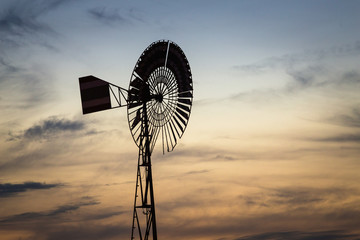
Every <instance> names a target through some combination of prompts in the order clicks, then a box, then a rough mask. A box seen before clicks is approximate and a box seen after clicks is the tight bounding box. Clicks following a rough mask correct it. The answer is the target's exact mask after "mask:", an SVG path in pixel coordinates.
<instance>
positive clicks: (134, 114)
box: [79, 40, 193, 240]
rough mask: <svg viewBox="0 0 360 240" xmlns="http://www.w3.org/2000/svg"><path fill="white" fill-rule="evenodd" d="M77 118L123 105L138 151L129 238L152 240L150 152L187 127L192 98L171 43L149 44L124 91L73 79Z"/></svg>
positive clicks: (186, 70)
mask: <svg viewBox="0 0 360 240" xmlns="http://www.w3.org/2000/svg"><path fill="white" fill-rule="evenodd" d="M79 85H80V95H81V103H82V111H83V114H89V113H93V112H98V111H103V110H108V109H113V108H119V107H127V117H128V124H129V128H130V133H131V135H132V138H133V140H134V142H135V144H136V145H137V146H138V148H139V153H138V165H137V177H136V188H135V198H134V208H133V220H132V230H131V239H137V238H138V239H140V240H143V239H144V240H147V239H149V238H151V237H152V239H153V240H157V227H156V217H155V200H154V187H153V181H152V169H151V167H152V166H151V153H152V151H153V149H154V147H155V144H156V142H157V139H158V138H160V139H161V143H162V144H161V145H162V150H163V153H165V151H167V152H170V151H172V150H173V149H174V147H175V146H176V144H177V141H178V139H180V138H181V137H182V135H183V133H184V131H185V129H186V127H187V124H188V121H189V117H190V113H191V107H192V100H193V82H192V75H191V70H190V65H189V62H188V60H187V58H186V56H185V54H184V52H183V51H182V50H181V48H180V47H179V46H178V45H177V44H175V43H174V42H171V41H168V40H160V41H156V42H153V43H152V44H150V46H149V47H147V48H146V49H145V50H144V52H143V53H142V54H141V56H140V57H139V59H138V61H137V62H136V64H135V68H134V70H133V72H132V75H131V78H130V83H129V88H128V89H125V88H122V87H119V86H117V85H115V84H112V83H109V82H107V81H104V80H102V79H100V78H97V77H94V76H91V75H89V76H85V77H80V78H79Z"/></svg>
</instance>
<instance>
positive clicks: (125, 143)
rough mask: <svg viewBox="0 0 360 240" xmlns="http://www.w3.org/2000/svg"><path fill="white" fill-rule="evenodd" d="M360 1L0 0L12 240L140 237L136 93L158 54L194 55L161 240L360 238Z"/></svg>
mask: <svg viewBox="0 0 360 240" xmlns="http://www.w3.org/2000/svg"><path fill="white" fill-rule="evenodd" d="M359 10H360V2H359V1H352V0H348V1H340V0H338V1H333V0H328V1H325V0H303V1H288V0H274V1H265V0H251V1H250V0H241V1H231V0H228V1H201V0H196V1H154V0H149V1H144V0H142V1H130V0H129V1H115V0H113V1H111V0H104V1H95V0H89V1H85V0H78V1H70V0H46V1H45V0H43V1H41V0H33V1H26V0H23V1H19V0H2V1H1V2H0V112H1V117H0V156H1V157H0V206H1V207H0V236H1V239H4V240H19V239H22V240H34V239H36V240H57V239H77V240H81V239H87V240H93V239H94V240H95V239H104V240H112V239H129V238H130V235H131V224H132V210H133V203H134V192H135V181H136V168H137V154H138V149H137V147H136V145H135V143H134V142H133V140H132V137H131V134H130V131H129V127H128V123H127V116H126V108H118V109H112V110H107V111H102V112H98V113H92V114H87V115H82V110H81V101H80V91H79V83H78V78H79V77H82V76H87V75H94V76H96V77H99V78H101V79H104V80H106V81H108V82H111V83H113V84H116V85H118V86H122V87H124V88H127V87H128V85H129V80H130V77H131V73H132V70H133V68H134V66H135V63H136V61H137V59H138V58H139V56H140V55H141V53H142V52H143V50H144V49H146V48H147V47H148V46H149V45H150V44H151V43H152V42H154V41H157V40H160V39H169V40H171V41H173V42H175V43H176V44H178V45H179V46H180V47H181V48H182V50H183V51H184V53H185V54H186V56H187V58H188V61H189V63H190V66H191V71H192V75H193V82H194V102H193V107H192V112H191V116H190V120H189V124H188V126H187V129H186V131H185V133H184V135H183V137H182V138H181V139H180V140H179V143H178V145H177V146H176V148H175V149H174V151H173V152H171V153H166V154H164V155H163V154H162V151H161V147H158V148H156V149H155V150H154V152H153V155H152V169H153V181H154V191H155V203H156V214H157V215H156V218H157V227H158V237H159V239H174V240H177V239H196V240H197V239H199V240H253V239H259V240H267V239H276V240H283V239H296V240H304V239H319V240H320V239H327V240H338V239H342V240H344V239H345V240H354V239H360V231H359V229H358V228H359V226H360V185H359V181H360V174H359V171H360V145H359V144H360V95H359V90H360V70H359V62H360V31H359V23H360V15H359V14H358V13H359Z"/></svg>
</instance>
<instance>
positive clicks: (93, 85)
mask: <svg viewBox="0 0 360 240" xmlns="http://www.w3.org/2000/svg"><path fill="white" fill-rule="evenodd" d="M79 85H80V95H81V104H82V110H83V114H88V113H93V112H98V111H103V110H107V109H112V108H118V107H124V106H127V105H128V103H127V98H128V90H126V89H125V88H122V87H119V86H117V85H115V84H112V83H109V82H107V81H104V80H102V79H100V78H97V77H94V76H91V75H90V76H85V77H81V78H79Z"/></svg>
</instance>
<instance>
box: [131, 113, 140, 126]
mask: <svg viewBox="0 0 360 240" xmlns="http://www.w3.org/2000/svg"><path fill="white" fill-rule="evenodd" d="M140 111H141V108H139V109H138V110H137V111H136V116H135V118H134V121H133V122H132V124H131V129H134V128H135V127H136V125H138V124H139V122H140V120H141V113H140Z"/></svg>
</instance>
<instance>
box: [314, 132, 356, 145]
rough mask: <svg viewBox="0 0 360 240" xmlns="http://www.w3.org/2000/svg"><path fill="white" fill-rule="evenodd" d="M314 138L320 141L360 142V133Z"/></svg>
mask: <svg viewBox="0 0 360 240" xmlns="http://www.w3.org/2000/svg"><path fill="white" fill-rule="evenodd" d="M312 140H314V141H319V142H338V143H346V142H356V143H360V133H357V134H341V135H336V136H329V137H323V138H314V139H312Z"/></svg>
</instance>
